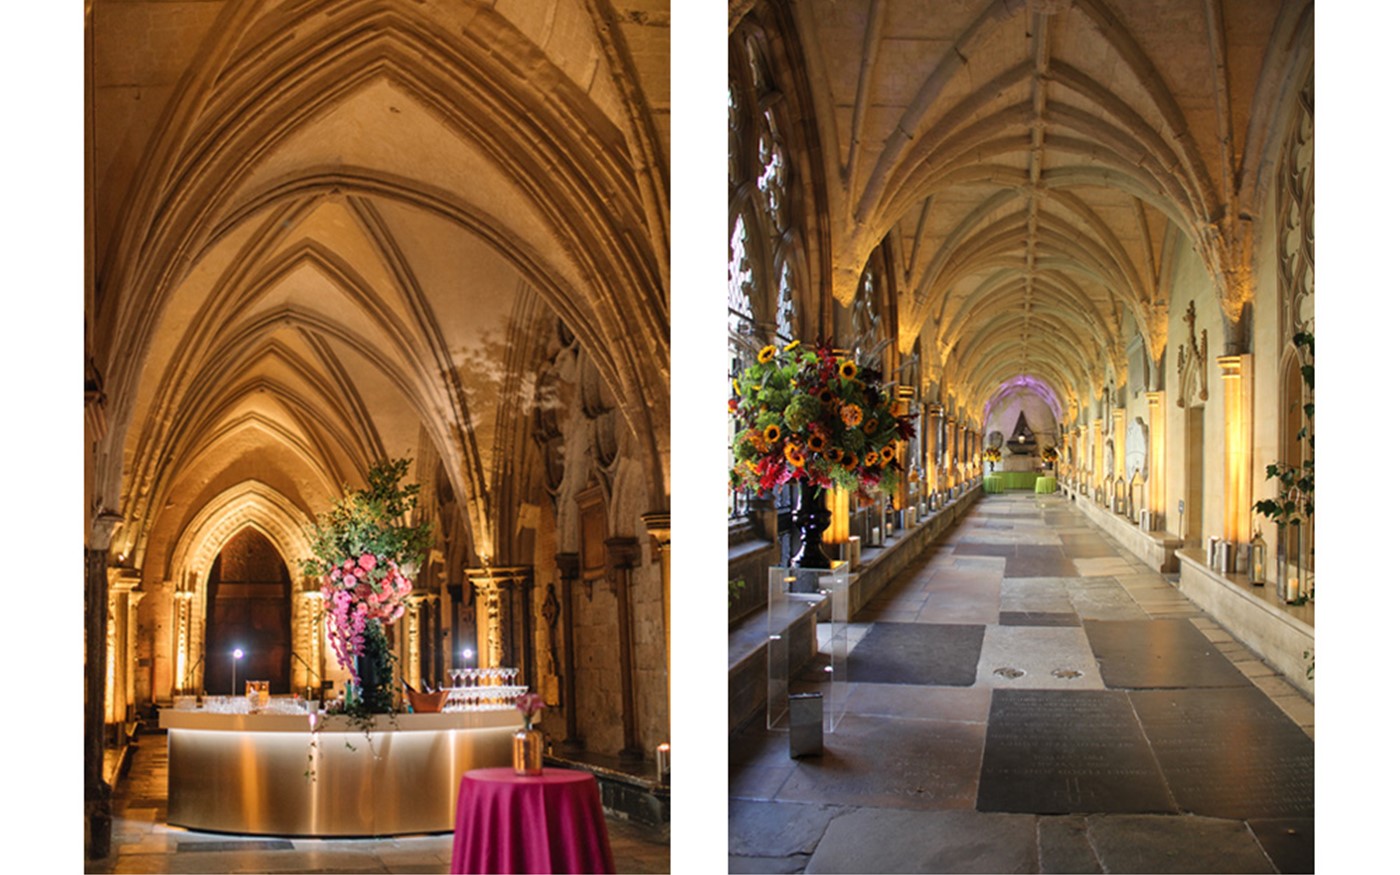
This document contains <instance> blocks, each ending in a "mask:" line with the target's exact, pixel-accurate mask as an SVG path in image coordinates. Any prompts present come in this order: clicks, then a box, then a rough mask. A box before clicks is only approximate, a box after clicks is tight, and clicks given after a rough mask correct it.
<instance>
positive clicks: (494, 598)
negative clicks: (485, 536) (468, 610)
mask: <svg viewBox="0 0 1400 875" xmlns="http://www.w3.org/2000/svg"><path fill="white" fill-rule="evenodd" d="M467 580H468V581H470V582H471V585H472V588H473V589H474V590H475V591H476V654H477V665H479V666H481V667H482V668H497V667H499V666H500V665H501V661H502V660H503V659H504V658H505V652H506V641H505V629H506V618H505V617H504V616H503V615H504V613H505V612H506V611H508V610H509V609H510V602H509V598H508V597H507V598H502V597H501V595H502V592H503V587H502V581H500V580H498V579H496V578H495V577H494V576H493V575H492V574H491V569H489V568H486V569H482V568H468V569H467Z"/></svg>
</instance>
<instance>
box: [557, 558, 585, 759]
mask: <svg viewBox="0 0 1400 875" xmlns="http://www.w3.org/2000/svg"><path fill="white" fill-rule="evenodd" d="M554 564H555V565H556V566H557V567H558V568H559V586H560V589H562V590H563V598H562V599H561V601H562V603H563V609H564V664H563V665H562V666H560V669H561V674H562V675H563V684H564V696H563V698H564V740H563V744H564V745H565V746H566V747H569V748H574V749H576V748H578V747H580V746H581V744H580V740H579V737H578V700H577V699H576V698H575V690H574V587H575V586H576V585H577V584H578V577H579V558H578V554H577V553H560V554H558V555H557V556H555V557H554Z"/></svg>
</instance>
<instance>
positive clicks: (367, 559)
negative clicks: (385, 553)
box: [360, 553, 375, 571]
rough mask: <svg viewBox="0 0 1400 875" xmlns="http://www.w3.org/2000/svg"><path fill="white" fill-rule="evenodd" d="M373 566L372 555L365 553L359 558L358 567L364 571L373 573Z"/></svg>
mask: <svg viewBox="0 0 1400 875" xmlns="http://www.w3.org/2000/svg"><path fill="white" fill-rule="evenodd" d="M374 566H375V561H374V554H373V553H366V554H365V555H363V556H361V557H360V567H361V568H363V569H364V570H366V571H373V570H374Z"/></svg>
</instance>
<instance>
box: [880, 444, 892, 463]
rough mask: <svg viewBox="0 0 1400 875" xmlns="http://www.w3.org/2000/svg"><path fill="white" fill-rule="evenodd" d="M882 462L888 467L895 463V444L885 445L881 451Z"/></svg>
mask: <svg viewBox="0 0 1400 875" xmlns="http://www.w3.org/2000/svg"><path fill="white" fill-rule="evenodd" d="M880 461H882V462H884V463H885V464H886V465H888V464H889V463H890V462H893V461H894V444H885V446H884V447H883V448H881V450H880Z"/></svg>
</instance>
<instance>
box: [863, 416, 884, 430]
mask: <svg viewBox="0 0 1400 875" xmlns="http://www.w3.org/2000/svg"><path fill="white" fill-rule="evenodd" d="M879 427H880V420H878V419H876V418H875V417H873V416H872V417H870V418H869V419H867V420H866V421H865V424H864V425H862V426H861V428H862V429H864V430H865V433H866V434H874V433H875V430H876V429H877V428H879Z"/></svg>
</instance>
